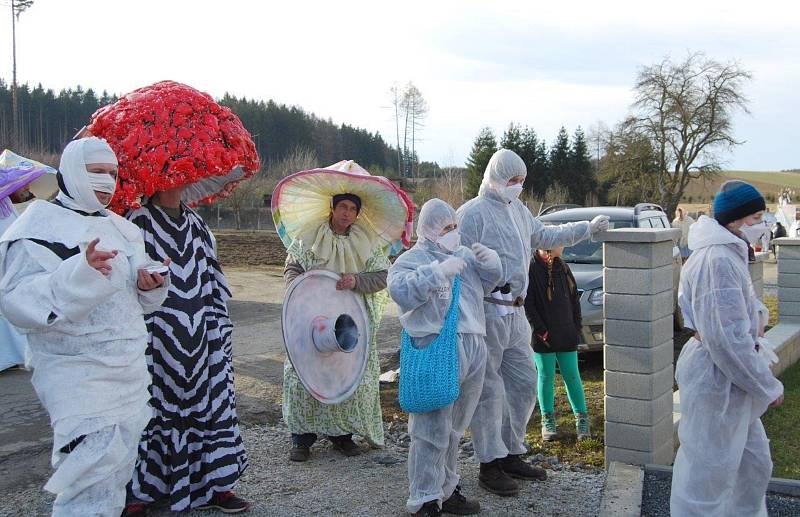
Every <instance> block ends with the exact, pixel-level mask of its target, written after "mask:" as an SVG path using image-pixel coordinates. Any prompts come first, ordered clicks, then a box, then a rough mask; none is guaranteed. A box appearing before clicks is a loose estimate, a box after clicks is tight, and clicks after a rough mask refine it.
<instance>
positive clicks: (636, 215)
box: [539, 203, 683, 351]
mask: <svg viewBox="0 0 800 517" xmlns="http://www.w3.org/2000/svg"><path fill="white" fill-rule="evenodd" d="M598 215H607V216H609V217H610V218H611V221H610V227H611V228H612V229H613V228H671V225H670V221H669V218H668V217H667V214H666V213H665V212H664V210H663V209H662V208H661V207H660V206H658V205H654V204H651V203H639V204H638V205H636V206H634V207H618V206H605V207H604V206H598V207H591V208H583V207H580V206H578V205H554V206H551V207H548V208H546V209H544V210H542V211H541V212H540V213H539V219H540V220H541V221H542V222H543V223H544V224H546V225H555V224H562V223H573V222H578V221H591V220H592V219H594V217H595V216H598ZM562 259H563V260H564V261H565V262H567V263H569V268H570V269H571V270H572V273H573V275H575V281H576V282H577V284H578V293H579V294H580V297H581V314H582V316H583V329H582V335H583V341H584V342H583V343H582V344H581V345H579V346H578V350H581V351H601V350H602V349H603V245H602V244H601V243H598V242H592V241H589V240H587V241H583V242H580V243H578V244H576V245H575V246H570V247H568V248H564V255H563V256H562ZM672 261H673V265H674V273H673V275H672V276H673V286H674V291H675V304H676V310H675V328H676V329H679V328H681V327H683V322H682V318H681V315H680V311H679V310H677V301H678V284H679V281H680V275H681V253H680V250H679V249H678V247H677V246H675V247H673V249H672Z"/></svg>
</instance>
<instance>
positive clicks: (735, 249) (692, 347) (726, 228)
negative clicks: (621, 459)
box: [670, 180, 783, 517]
mask: <svg viewBox="0 0 800 517" xmlns="http://www.w3.org/2000/svg"><path fill="white" fill-rule="evenodd" d="M764 208H765V201H764V198H763V196H762V195H761V194H760V193H759V192H758V190H756V189H755V188H754V187H753V186H752V185H750V184H748V183H745V182H743V181H738V180H733V181H728V182H726V183H724V184H723V185H722V187H721V188H720V191H719V192H718V193H717V195H716V197H715V198H714V203H713V216H714V217H713V219H712V218H710V217H701V218H700V219H699V220H698V222H697V224H695V225H693V226H692V228H691V230H690V231H689V246H690V247H691V249H692V250H693V253H692V256H691V257H690V258H689V260H688V261H687V262H686V265H685V266H684V268H683V270H682V272H681V283H680V295H679V304H680V308H681V311H682V312H683V318H684V321H685V322H686V326H687V327H688V328H691V329H693V330H694V332H695V335H694V338H692V339H690V340H689V341H688V342H687V343H686V345H684V347H683V350H682V351H681V354H680V356H679V358H678V361H677V363H676V367H675V379H676V380H677V382H678V388H679V389H680V393H681V422H680V426H679V428H678V437H679V439H680V447H679V449H678V453H677V456H676V458H675V465H674V468H673V476H672V494H671V498H670V510H671V513H672V515H680V516H687V515H689V516H690V515H697V516H701V515H702V516H720V517H721V516H736V515H741V516H754V515H760V516H766V515H767V507H766V498H765V496H766V491H767V485H768V483H769V479H770V475H771V473H772V461H771V458H770V452H769V440H768V439H767V436H766V433H765V432H764V426H763V425H762V424H761V415H762V414H764V412H765V411H766V410H767V408H770V407H777V406H780V405H781V404H782V403H783V385H782V384H781V383H780V381H778V379H776V378H775V376H774V375H773V374H772V372H771V371H770V369H769V363H768V362H766V361H764V360H763V358H762V356H761V355H760V353H759V352H760V349H761V347H762V346H763V345H760V344H759V340H760V338H761V337H763V335H764V325H765V324H766V323H765V318H764V317H763V314H764V313H766V312H767V311H766V308H765V307H764V305H763V304H762V303H761V302H760V301H759V299H758V298H757V296H756V293H755V291H754V289H753V285H752V282H751V280H750V273H749V271H748V260H749V255H750V253H749V252H748V250H749V246H748V243H747V242H746V240H745V237H744V234H743V233H742V230H743V229H746V228H747V227H749V226H752V225H756V224H758V223H759V222H760V220H761V218H762V215H763V212H764Z"/></svg>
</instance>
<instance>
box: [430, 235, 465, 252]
mask: <svg viewBox="0 0 800 517" xmlns="http://www.w3.org/2000/svg"><path fill="white" fill-rule="evenodd" d="M436 244H438V245H439V246H440V247H441V248H443V249H445V250H447V251H449V252H450V253H452V252H454V251H455V250H457V249H458V247H459V246H460V245H461V234H460V233H458V230H452V231H449V232H447V233H446V234H444V235H442V236H441V237H439V238H438V239H436Z"/></svg>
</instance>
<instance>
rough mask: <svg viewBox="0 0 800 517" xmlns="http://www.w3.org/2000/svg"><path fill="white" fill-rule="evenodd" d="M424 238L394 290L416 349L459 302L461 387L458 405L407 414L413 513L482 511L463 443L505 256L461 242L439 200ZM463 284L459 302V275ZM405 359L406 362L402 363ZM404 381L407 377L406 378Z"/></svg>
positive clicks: (402, 265) (407, 257) (427, 218)
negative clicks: (466, 478)
mask: <svg viewBox="0 0 800 517" xmlns="http://www.w3.org/2000/svg"><path fill="white" fill-rule="evenodd" d="M417 233H418V235H419V239H418V240H417V243H416V244H415V245H414V247H413V248H411V249H410V250H409V251H407V252H405V253H403V254H402V255H401V256H400V257H399V258H398V259H397V261H395V263H394V264H393V265H392V267H391V268H389V279H388V282H389V294H390V296H391V297H392V299H393V300H394V301H395V302H396V303H397V305H398V307H399V308H400V322H401V323H402V325H403V328H404V329H405V331H406V332H407V333H408V334H409V335H410V336H411V339H412V341H413V346H415V347H417V348H424V347H426V346H429V345H430V343H431V342H432V341H433V340H434V339H436V338H437V337H438V336H439V334H440V332H441V333H444V332H445V329H443V325H445V324H446V320H447V316H448V312H449V309H450V306H451V304H453V303H456V304H457V310H458V317H457V319H456V320H455V324H456V326H457V334H456V338H455V339H456V342H457V345H456V346H457V347H458V363H459V364H458V368H459V382H460V392H459V396H458V399H456V401H455V402H453V403H452V404H450V405H448V406H446V407H443V408H441V409H437V410H435V411H429V412H425V413H411V414H410V415H409V424H408V431H409V434H410V435H411V447H410V448H409V452H408V482H409V497H408V502H407V503H406V508H407V510H408V511H409V512H412V513H414V514H415V515H439V514H440V508H441V511H444V512H445V513H456V514H459V515H470V514H474V513H478V512H479V511H480V503H479V502H478V501H476V500H471V499H467V498H465V497H464V496H463V495H462V494H461V488H460V486H459V476H458V469H457V463H456V460H457V459H458V450H459V449H458V446H459V442H460V440H461V437H462V436H463V435H464V430H465V429H466V428H467V426H468V425H469V422H470V420H471V419H472V415H473V413H474V411H475V406H476V405H477V403H478V399H479V398H480V395H481V388H482V386H483V375H484V369H485V366H486V342H485V340H484V338H485V333H486V331H485V316H484V312H483V298H484V297H485V296H488V295H489V294H490V293H491V292H492V290H493V289H494V288H495V286H496V285H497V283H498V282H499V281H500V279H501V277H502V274H503V270H502V266H501V264H500V257H499V256H498V255H497V253H496V252H494V251H492V250H490V249H489V248H487V247H486V246H483V245H482V244H479V243H474V244H473V245H472V249H470V248H466V247H464V246H461V237H460V234H459V231H458V224H457V222H456V213H455V210H453V208H452V207H450V205H448V204H447V203H445V202H444V201H442V200H440V199H435V198H434V199H431V200H430V201H428V202H427V203H425V204H424V205H423V206H422V210H420V213H419V223H418V226H417ZM455 277H458V278H459V281H460V285H459V289H458V294H457V296H458V299H456V298H455V296H456V294H454V293H455V290H454V288H453V285H454V278H455ZM401 362H402V360H401ZM401 382H402V380H401Z"/></svg>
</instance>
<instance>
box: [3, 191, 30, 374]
mask: <svg viewBox="0 0 800 517" xmlns="http://www.w3.org/2000/svg"><path fill="white" fill-rule="evenodd" d="M32 197H33V194H31V191H30V190H29V188H28V186H27V185H26V186H25V187H23V188H21V189H19V190H17V191H16V192H14V193H13V194H11V195H9V196H7V197H5V198H3V199H0V235H2V234H3V233H5V231H6V230H7V229H8V228H9V227H10V226H11V224H12V223H13V222H14V221H16V220H17V217H18V215H17V210H16V209H15V208H14V203H24V202H25V201H28V200H30V199H31V198H32ZM27 347H28V340H27V339H25V335H24V334H22V333H20V331H19V330H17V329H16V328H14V326H13V325H11V324H10V323H9V322H8V321H7V320H6V319H5V318H4V317H3V315H2V314H0V372H2V371H3V370H7V369H9V368H14V367H15V366H22V365H23V364H25V349H26V348H27Z"/></svg>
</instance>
